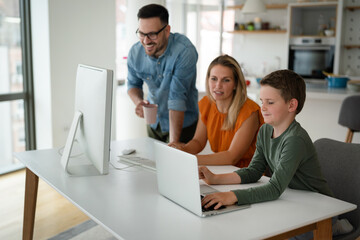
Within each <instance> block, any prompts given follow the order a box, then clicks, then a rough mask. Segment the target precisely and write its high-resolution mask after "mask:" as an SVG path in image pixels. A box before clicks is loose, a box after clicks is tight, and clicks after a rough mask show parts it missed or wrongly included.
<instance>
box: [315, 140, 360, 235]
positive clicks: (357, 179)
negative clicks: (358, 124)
mask: <svg viewBox="0 0 360 240" xmlns="http://www.w3.org/2000/svg"><path fill="white" fill-rule="evenodd" d="M314 145H315V148H316V151H317V154H318V159H319V161H320V166H321V170H322V173H323V175H324V177H325V178H326V180H327V182H328V184H329V187H330V189H331V190H332V191H333V193H334V196H335V198H337V199H340V200H343V201H346V202H350V203H353V204H356V205H357V206H358V207H357V209H355V210H353V211H351V212H348V213H345V214H342V215H340V216H339V219H342V218H346V219H347V220H349V222H350V223H351V224H352V225H353V227H354V230H353V231H352V232H350V233H348V234H344V235H339V236H336V237H334V239H335V240H340V239H341V240H354V239H356V238H357V237H359V236H360V190H359V186H360V174H359V173H360V144H355V143H344V142H339V141H335V140H331V139H326V138H322V139H318V140H316V141H315V142H314Z"/></svg>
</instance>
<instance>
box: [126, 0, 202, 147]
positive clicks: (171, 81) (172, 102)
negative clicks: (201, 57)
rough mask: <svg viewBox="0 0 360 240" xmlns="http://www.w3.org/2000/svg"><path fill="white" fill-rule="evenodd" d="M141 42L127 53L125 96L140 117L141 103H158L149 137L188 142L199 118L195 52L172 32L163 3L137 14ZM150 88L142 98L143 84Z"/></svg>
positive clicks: (181, 37)
mask: <svg viewBox="0 0 360 240" xmlns="http://www.w3.org/2000/svg"><path fill="white" fill-rule="evenodd" d="M137 16H138V20H139V28H138V29H137V31H136V34H137V36H138V37H139V40H140V41H139V42H137V43H136V44H134V45H133V46H132V48H131V49H130V52H129V55H128V94H129V96H130V98H131V100H132V101H133V102H134V104H135V105H136V107H135V113H136V115H137V116H139V117H141V118H143V117H144V113H143V108H142V107H143V105H147V104H149V103H152V104H158V113H157V120H156V123H155V124H151V125H148V126H147V132H148V135H149V136H150V137H152V138H155V139H158V140H160V141H163V142H184V143H186V142H188V141H190V140H191V139H192V137H193V135H194V133H195V130H196V124H197V120H198V104H197V102H198V91H197V89H196V86H195V84H196V62H197V59H198V54H197V51H196V49H195V47H194V45H193V44H192V43H191V42H190V40H189V39H188V38H187V37H186V36H184V35H181V34H179V33H171V32H170V26H169V25H168V20H169V13H168V11H167V9H166V8H165V7H163V6H161V5H157V4H150V5H146V6H144V7H142V8H141V9H140V10H139V12H138V15H137ZM144 82H145V83H146V84H147V86H148V89H149V92H148V97H147V100H144V92H143V88H142V87H143V83H144Z"/></svg>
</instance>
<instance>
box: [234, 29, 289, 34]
mask: <svg viewBox="0 0 360 240" xmlns="http://www.w3.org/2000/svg"><path fill="white" fill-rule="evenodd" d="M227 32H228V33H235V34H260V33H261V34H263V33H265V34H273V33H286V30H285V29H281V30H235V31H227Z"/></svg>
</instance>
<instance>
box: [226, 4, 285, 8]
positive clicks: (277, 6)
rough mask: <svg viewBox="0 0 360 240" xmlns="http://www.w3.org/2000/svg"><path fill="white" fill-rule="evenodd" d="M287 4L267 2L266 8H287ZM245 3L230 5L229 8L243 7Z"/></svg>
mask: <svg viewBox="0 0 360 240" xmlns="http://www.w3.org/2000/svg"><path fill="white" fill-rule="evenodd" d="M287 6H288V5H287V4H266V9H286V8H287ZM242 7H243V5H235V6H228V7H227V8H228V9H242Z"/></svg>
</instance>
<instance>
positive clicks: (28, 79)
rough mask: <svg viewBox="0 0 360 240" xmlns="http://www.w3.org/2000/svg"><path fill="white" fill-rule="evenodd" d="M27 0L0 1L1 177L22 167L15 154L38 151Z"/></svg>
mask: <svg viewBox="0 0 360 240" xmlns="http://www.w3.org/2000/svg"><path fill="white" fill-rule="evenodd" d="M29 4H30V3H29V1H26V0H0V62H1V65H0V79H1V80H0V116H1V117H0V142H1V144H0V174H3V173H6V172H9V171H13V170H16V169H19V168H21V167H22V164H20V163H19V162H18V161H17V160H16V159H15V158H14V157H13V152H19V151H25V150H30V149H35V136H34V114H33V113H34V108H33V92H32V74H31V49H30V15H29V12H30V8H29Z"/></svg>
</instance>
